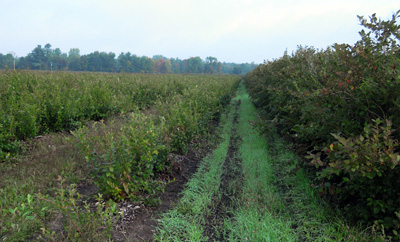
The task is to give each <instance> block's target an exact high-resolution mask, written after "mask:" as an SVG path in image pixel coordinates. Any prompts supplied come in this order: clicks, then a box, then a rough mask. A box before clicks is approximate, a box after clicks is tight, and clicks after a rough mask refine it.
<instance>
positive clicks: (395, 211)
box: [0, 11, 400, 241]
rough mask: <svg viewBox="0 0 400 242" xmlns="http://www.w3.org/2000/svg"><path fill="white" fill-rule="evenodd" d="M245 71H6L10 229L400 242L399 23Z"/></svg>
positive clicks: (5, 182) (44, 233)
mask: <svg viewBox="0 0 400 242" xmlns="http://www.w3.org/2000/svg"><path fill="white" fill-rule="evenodd" d="M399 15H400V11H399V12H397V13H396V14H395V15H394V16H393V19H392V20H388V21H384V20H380V19H378V18H376V16H375V15H373V16H372V17H370V19H369V20H368V21H367V20H366V19H364V18H362V17H360V21H361V24H362V25H363V26H364V27H365V28H366V29H367V30H369V31H370V32H365V30H363V31H362V32H360V34H361V37H362V38H361V40H360V41H358V42H357V43H356V44H354V45H338V44H336V45H334V46H332V47H331V48H328V49H326V50H316V49H314V48H311V47H301V46H300V47H299V48H298V50H297V51H296V52H294V53H292V54H291V55H289V54H287V53H285V55H284V56H283V57H281V58H279V59H276V60H273V61H268V62H265V63H264V64H261V65H259V66H258V67H257V68H256V69H255V70H253V71H251V72H249V73H248V74H247V75H246V76H244V77H241V76H235V75H171V74H165V75H154V74H146V75H144V74H135V75H133V74H107V73H96V74H94V73H68V72H50V73H49V72H38V71H37V72H30V71H18V72H14V71H4V72H1V73H0V94H1V97H0V99H1V106H0V177H1V179H0V240H1V241H24V240H29V241H398V240H399V239H400V235H399V231H400V222H399V221H400V211H399V206H400V198H399V196H398V194H399V192H400V190H399V189H400V183H399V180H398V179H397V177H398V176H399V173H400V168H399V167H400V166H399V161H400V155H399V147H400V142H399V139H400V131H399V130H400V128H399V127H400V119H399V118H400V116H399V114H400V99H399V95H400V72H399V68H398V63H399V62H400V47H399V45H398V43H397V41H399V40H400V37H399V30H400V26H399V25H398V24H397V23H396V18H397V17H398V16H399Z"/></svg>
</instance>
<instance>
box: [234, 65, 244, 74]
mask: <svg viewBox="0 0 400 242" xmlns="http://www.w3.org/2000/svg"><path fill="white" fill-rule="evenodd" d="M232 74H235V75H241V74H242V68H241V67H240V66H239V65H235V66H234V67H233V71H232Z"/></svg>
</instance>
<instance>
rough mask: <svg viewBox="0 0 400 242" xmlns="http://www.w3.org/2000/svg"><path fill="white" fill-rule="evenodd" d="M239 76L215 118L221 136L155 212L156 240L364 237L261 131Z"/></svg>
mask: <svg viewBox="0 0 400 242" xmlns="http://www.w3.org/2000/svg"><path fill="white" fill-rule="evenodd" d="M256 119H257V113H256V110H255V107H254V106H253V104H252V103H251V100H250V99H249V96H248V94H247V92H246V89H245V88H244V86H243V84H242V85H241V86H240V88H239V90H238V93H237V97H236V98H235V99H234V100H232V102H231V105H230V109H229V112H228V113H227V114H225V115H224V116H223V117H222V119H221V125H220V130H219V132H220V137H221V141H220V144H219V146H218V147H217V149H216V150H215V151H214V152H213V153H212V154H210V155H209V156H208V157H206V158H205V159H204V160H203V163H202V164H201V166H200V167H199V169H198V172H197V173H196V174H195V175H194V177H193V178H192V179H191V180H190V181H189V182H188V183H187V185H186V186H187V187H186V189H185V190H184V192H183V194H182V198H181V199H180V201H179V202H178V203H177V204H176V206H175V208H174V209H173V210H170V211H169V212H168V213H166V214H165V215H164V217H163V219H161V220H160V223H159V227H158V229H157V231H158V232H157V233H156V235H155V240H156V241H369V240H376V238H369V237H368V236H367V234H366V233H365V232H364V231H362V230H360V229H359V228H355V227H351V226H348V225H347V224H346V222H345V220H343V219H342V218H341V216H340V213H338V211H336V210H335V209H333V208H331V207H329V206H328V204H326V203H325V202H323V201H322V200H321V199H320V198H319V197H318V196H317V194H316V193H315V191H314V190H313V189H312V188H311V186H310V183H311V182H310V181H309V179H308V178H307V176H306V174H305V172H304V171H303V170H302V169H301V168H300V169H299V167H298V166H297V160H298V158H297V157H296V156H295V155H294V154H293V153H292V152H291V151H290V150H289V148H288V147H289V146H288V145H287V144H285V142H284V141H283V140H282V139H280V138H279V137H278V136H277V134H276V133H271V134H269V135H268V137H263V136H260V135H259V134H258V132H257V130H256V128H255V127H254V125H253V123H254V121H255V120H256Z"/></svg>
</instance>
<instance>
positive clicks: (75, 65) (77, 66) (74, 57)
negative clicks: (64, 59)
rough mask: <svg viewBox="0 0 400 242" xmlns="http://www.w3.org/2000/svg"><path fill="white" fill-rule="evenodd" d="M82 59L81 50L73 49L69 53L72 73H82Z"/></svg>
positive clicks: (69, 64) (69, 67)
mask: <svg viewBox="0 0 400 242" xmlns="http://www.w3.org/2000/svg"><path fill="white" fill-rule="evenodd" d="M80 58H81V55H80V50H79V49H78V48H71V49H70V50H69V52H68V69H69V70H71V71H82V70H83V69H82V66H81V62H80Z"/></svg>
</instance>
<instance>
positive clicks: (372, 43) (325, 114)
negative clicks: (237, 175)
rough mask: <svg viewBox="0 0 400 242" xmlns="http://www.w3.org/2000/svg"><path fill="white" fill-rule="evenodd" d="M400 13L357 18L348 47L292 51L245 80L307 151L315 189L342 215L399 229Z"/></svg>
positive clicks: (275, 119)
mask: <svg viewBox="0 0 400 242" xmlns="http://www.w3.org/2000/svg"><path fill="white" fill-rule="evenodd" d="M399 16H400V11H398V12H397V13H395V14H394V15H393V18H392V19H391V20H381V19H378V18H377V17H376V15H375V14H374V15H372V16H371V17H370V18H369V20H368V19H365V18H364V17H359V19H360V22H361V25H362V26H364V29H363V30H362V31H361V32H360V35H361V40H359V41H358V42H357V43H355V44H354V45H348V44H335V45H333V46H332V47H329V48H327V49H326V50H317V49H315V48H312V47H301V46H300V47H299V48H298V49H297V51H295V52H294V53H293V54H292V55H288V54H287V53H285V55H284V56H283V57H281V58H279V59H276V60H274V61H268V62H266V63H264V64H262V65H260V66H258V67H257V68H256V69H255V70H254V71H252V72H250V73H248V74H247V75H246V76H245V83H246V85H247V88H248V90H249V92H250V94H251V96H252V99H253V102H254V103H255V104H256V105H257V106H258V107H260V108H262V109H263V110H265V111H266V113H268V115H269V117H270V118H269V120H266V121H265V122H264V126H265V128H266V129H268V127H270V126H271V125H277V126H278V127H279V128H280V131H281V133H282V134H284V135H286V136H289V137H291V138H292V139H293V141H294V142H296V143H297V146H298V147H300V149H299V150H300V151H301V152H303V153H304V154H305V153H308V155H307V157H308V158H309V159H310V160H311V164H312V165H314V166H315V167H316V169H315V170H314V171H315V174H316V177H318V180H319V181H318V184H316V186H315V187H316V188H317V189H318V190H319V192H320V193H321V194H325V195H327V196H333V197H334V198H335V199H336V201H337V202H338V203H339V204H340V205H341V206H343V207H344V208H345V209H346V210H347V212H348V214H350V215H351V216H352V217H353V218H356V219H357V220H361V221H363V222H365V223H368V224H373V223H375V225H379V226H384V228H385V229H386V230H387V231H392V235H394V236H395V237H396V238H397V239H399V237H398V235H397V231H398V230H399V229H400V218H399V215H400V214H399V212H400V210H399V207H400V197H399V195H398V194H400V181H399V180H398V179H396V178H397V177H399V175H400V168H399V165H398V162H399V160H400V156H399V154H398V151H399V142H398V140H399V138H400V131H399V128H400V72H399V63H400V46H399V43H398V41H399V40H400V32H399V31H400V25H399V24H398V23H397V19H398V17H399Z"/></svg>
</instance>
